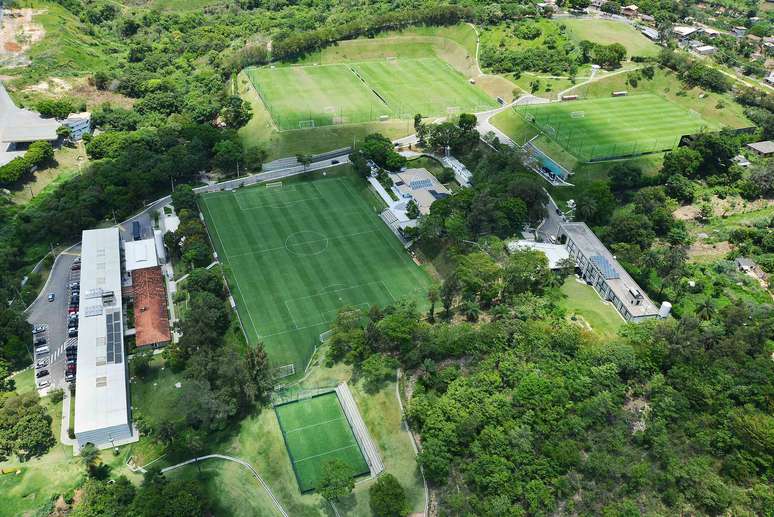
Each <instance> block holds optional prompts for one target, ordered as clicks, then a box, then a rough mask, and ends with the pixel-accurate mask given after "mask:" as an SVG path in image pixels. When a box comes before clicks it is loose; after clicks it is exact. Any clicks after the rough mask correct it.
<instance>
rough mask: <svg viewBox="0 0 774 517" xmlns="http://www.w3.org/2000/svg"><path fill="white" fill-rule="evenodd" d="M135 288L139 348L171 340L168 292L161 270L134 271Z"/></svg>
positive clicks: (133, 283) (135, 323) (151, 268)
mask: <svg viewBox="0 0 774 517" xmlns="http://www.w3.org/2000/svg"><path fill="white" fill-rule="evenodd" d="M132 286H133V288H134V327H135V329H136V332H137V334H136V336H135V342H136V344H137V346H146V345H153V344H155V343H164V342H167V341H171V340H172V333H171V332H170V330H169V311H168V310H167V292H166V289H165V288H164V278H163V277H162V275H161V268H159V267H147V268H143V269H136V270H134V271H132Z"/></svg>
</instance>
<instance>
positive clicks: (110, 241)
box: [75, 228, 138, 448]
mask: <svg viewBox="0 0 774 517" xmlns="http://www.w3.org/2000/svg"><path fill="white" fill-rule="evenodd" d="M122 309H123V307H122V302H121V243H120V237H119V233H118V228H106V229H102V230H86V231H84V232H83V238H82V245H81V303H80V312H79V315H78V363H77V374H76V384H75V390H76V397H75V438H76V440H77V441H78V446H79V447H83V446H84V445H86V444H87V443H93V444H94V445H96V446H97V447H100V448H105V447H111V446H115V445H120V444H123V443H129V442H131V441H136V440H137V439H138V435H137V432H135V431H133V430H132V425H131V408H130V405H129V394H128V386H129V385H128V382H127V381H128V379H127V364H126V352H125V350H124V329H123V315H122Z"/></svg>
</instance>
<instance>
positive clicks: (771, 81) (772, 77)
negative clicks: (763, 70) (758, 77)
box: [766, 72, 774, 84]
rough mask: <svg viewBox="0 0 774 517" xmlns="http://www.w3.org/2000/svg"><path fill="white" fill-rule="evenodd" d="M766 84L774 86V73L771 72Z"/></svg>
mask: <svg viewBox="0 0 774 517" xmlns="http://www.w3.org/2000/svg"><path fill="white" fill-rule="evenodd" d="M766 82H767V83H769V84H774V72H769V75H767V76H766Z"/></svg>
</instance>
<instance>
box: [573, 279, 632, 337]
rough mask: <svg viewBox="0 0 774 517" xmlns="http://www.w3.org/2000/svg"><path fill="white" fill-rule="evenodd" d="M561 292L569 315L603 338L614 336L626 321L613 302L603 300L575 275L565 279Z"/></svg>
mask: <svg viewBox="0 0 774 517" xmlns="http://www.w3.org/2000/svg"><path fill="white" fill-rule="evenodd" d="M560 292H561V294H562V295H563V297H562V299H561V300H560V301H559V305H560V306H561V307H563V308H564V309H565V310H566V311H567V317H568V318H572V317H573V316H574V317H575V318H576V321H578V320H580V322H581V324H584V323H585V324H586V325H588V326H589V327H591V330H593V331H594V332H595V333H596V334H598V335H599V336H600V337H602V338H605V339H612V338H614V337H615V336H616V335H617V332H618V329H619V328H620V327H621V326H622V325H624V323H625V322H624V320H623V318H622V317H621V316H620V315H619V314H618V311H616V310H615V307H613V306H612V304H610V303H607V302H603V301H602V299H601V298H600V297H599V295H598V294H597V292H596V291H595V290H594V288H593V287H591V286H590V285H586V283H585V282H579V281H578V280H577V279H576V278H575V277H574V276H571V277H569V278H568V279H567V280H565V282H564V285H563V286H562V288H561V289H560ZM586 325H583V326H584V327H585V326H586Z"/></svg>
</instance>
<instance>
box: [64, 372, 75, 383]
mask: <svg viewBox="0 0 774 517" xmlns="http://www.w3.org/2000/svg"><path fill="white" fill-rule="evenodd" d="M65 380H66V381H67V382H73V381H74V380H75V374H74V373H72V372H67V373H66V374H65Z"/></svg>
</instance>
